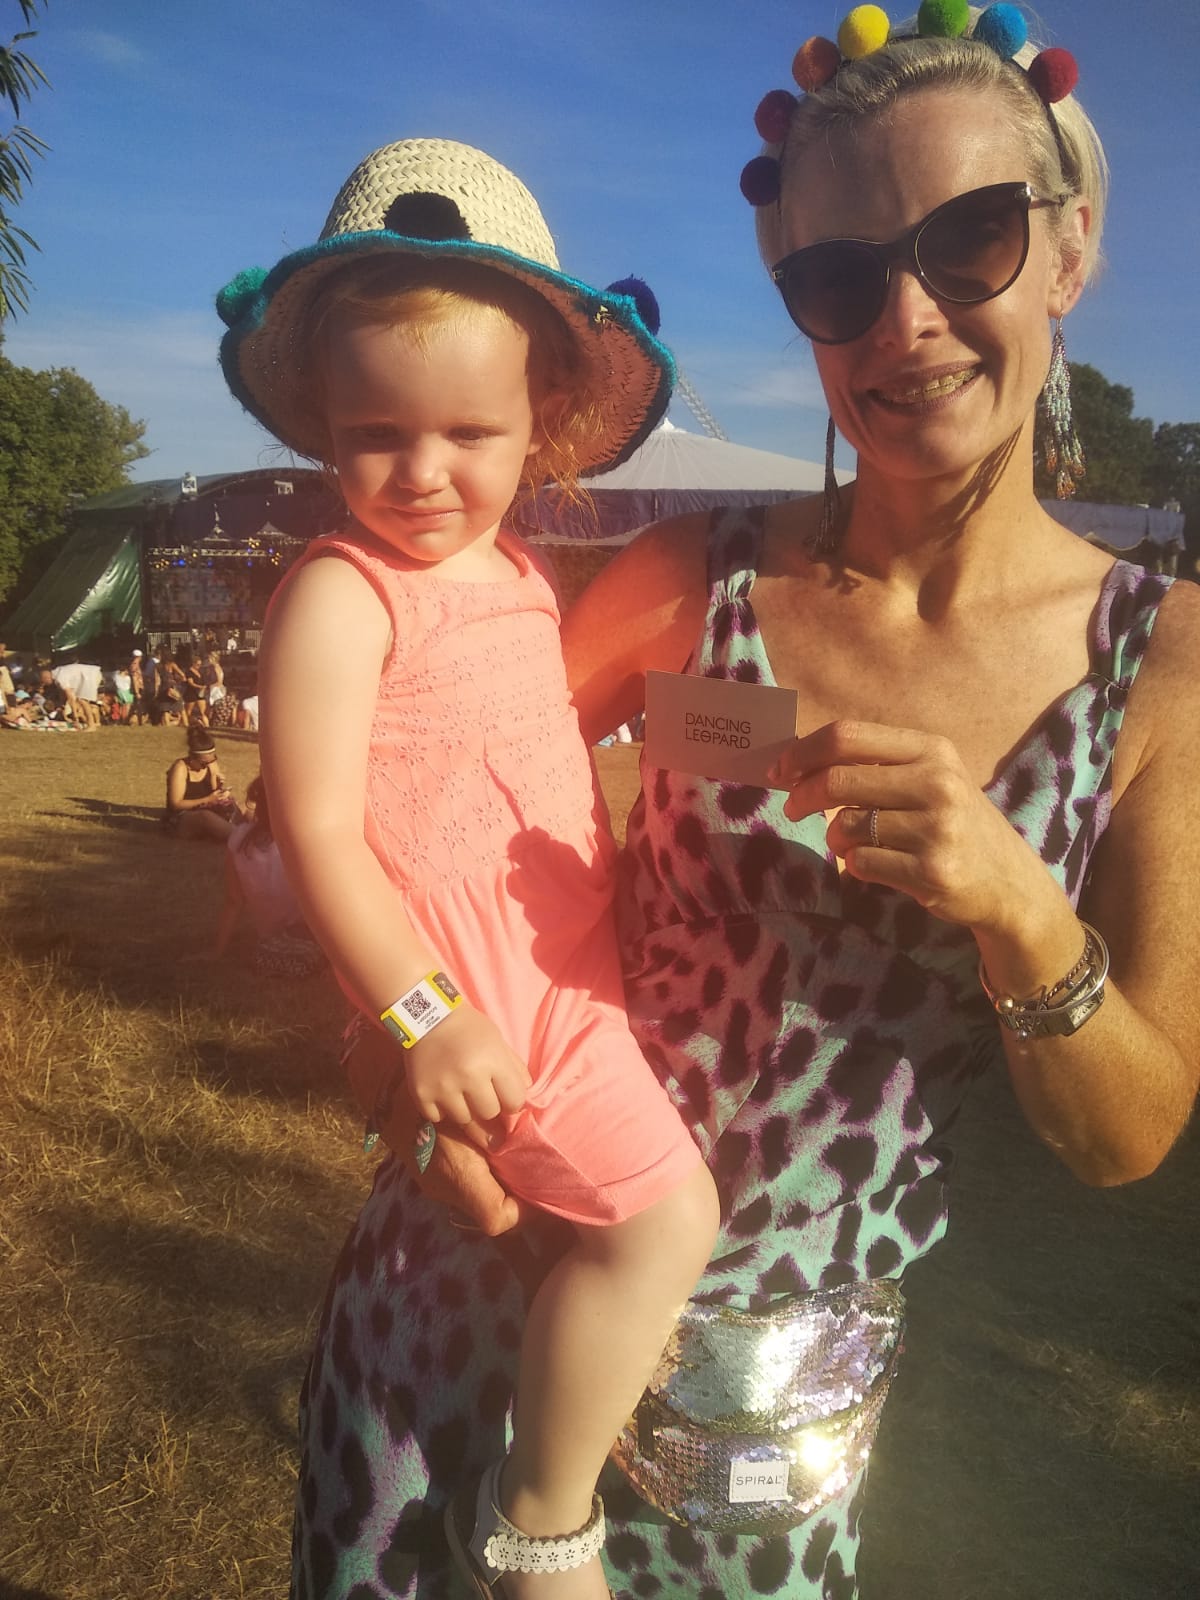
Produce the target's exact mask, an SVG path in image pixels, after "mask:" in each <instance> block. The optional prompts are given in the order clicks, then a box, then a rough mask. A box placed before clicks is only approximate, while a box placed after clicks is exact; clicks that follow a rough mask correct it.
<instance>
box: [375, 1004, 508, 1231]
mask: <svg viewBox="0 0 1200 1600" xmlns="http://www.w3.org/2000/svg"><path fill="white" fill-rule="evenodd" d="M441 1026H442V1027H445V1026H446V1024H445V1023H442V1024H441ZM435 1031H436V1030H435ZM430 1037H432V1035H430ZM400 1056H401V1052H400V1050H399V1049H397V1047H396V1045H395V1044H394V1043H393V1041H392V1040H391V1039H389V1038H388V1037H387V1035H386V1034H383V1033H381V1032H379V1030H378V1029H375V1028H371V1029H364V1030H363V1032H362V1034H361V1035H360V1037H359V1038H358V1040H357V1041H356V1043H355V1045H354V1048H353V1049H352V1050H351V1052H350V1054H349V1056H348V1057H347V1058H346V1076H347V1078H348V1079H349V1082H350V1088H351V1090H352V1091H353V1093H354V1097H355V1099H356V1100H357V1101H358V1103H359V1105H360V1106H362V1108H363V1111H364V1112H365V1113H366V1114H367V1115H368V1116H370V1115H373V1114H374V1108H375V1107H376V1106H378V1105H379V1104H380V1103H381V1100H382V1099H383V1097H384V1096H383V1091H384V1088H385V1086H386V1085H387V1084H389V1083H390V1082H391V1081H392V1080H393V1079H394V1078H395V1076H396V1074H397V1073H400V1074H402V1073H403V1063H402V1061H401V1060H400ZM390 1099H391V1108H390V1110H389V1112H388V1114H387V1116H386V1117H385V1118H384V1119H383V1121H382V1122H381V1124H380V1128H379V1133H380V1137H381V1138H382V1139H383V1142H384V1143H385V1144H386V1145H387V1147H388V1149H389V1150H393V1151H394V1152H395V1153H396V1154H397V1155H398V1156H399V1157H400V1159H401V1161H403V1162H404V1164H405V1165H406V1167H407V1168H408V1170H409V1172H410V1173H411V1175H412V1177H413V1179H414V1181H415V1182H416V1183H417V1184H418V1185H419V1187H420V1189H421V1191H422V1192H423V1193H424V1194H425V1195H427V1196H428V1197H429V1199H431V1200H435V1201H437V1202H438V1203H439V1204H440V1205H444V1206H447V1207H448V1208H449V1209H450V1210H451V1212H453V1213H456V1214H457V1216H458V1217H459V1218H460V1219H462V1221H460V1222H459V1223H458V1226H463V1225H464V1224H469V1225H470V1226H471V1227H472V1228H477V1229H478V1230H479V1232H480V1233H483V1234H486V1235H487V1237H488V1238H490V1239H494V1238H497V1237H498V1236H499V1235H500V1234H502V1233H507V1232H509V1230H510V1229H512V1228H515V1227H516V1226H517V1225H518V1224H519V1223H520V1222H521V1221H522V1216H523V1207H522V1205H521V1202H520V1201H518V1200H516V1199H514V1198H513V1196H512V1195H510V1194H508V1193H507V1192H506V1191H505V1190H504V1189H503V1188H501V1186H500V1184H499V1183H498V1182H497V1181H496V1178H495V1177H494V1175H493V1173H492V1170H491V1168H490V1167H489V1166H488V1164H487V1161H486V1159H485V1157H484V1156H483V1155H482V1154H481V1152H480V1150H479V1147H478V1146H479V1142H480V1140H481V1136H483V1134H484V1130H480V1129H474V1130H471V1133H469V1134H468V1133H465V1132H462V1131H460V1130H458V1129H456V1128H453V1127H450V1126H447V1125H443V1126H442V1127H441V1128H439V1129H438V1135H437V1140H436V1142H435V1143H434V1147H433V1155H432V1156H431V1157H430V1160H429V1165H428V1166H427V1167H426V1169H425V1171H424V1172H422V1171H421V1170H420V1168H419V1167H418V1165H417V1163H416V1161H415V1160H414V1152H415V1149H416V1141H417V1135H418V1133H419V1131H420V1129H421V1127H422V1125H423V1123H424V1121H425V1119H424V1118H423V1117H422V1116H421V1114H420V1112H419V1111H418V1110H417V1108H416V1106H415V1105H414V1104H413V1101H412V1098H411V1096H410V1095H409V1092H408V1087H407V1085H406V1084H405V1083H403V1082H402V1083H401V1084H400V1085H399V1086H398V1087H397V1089H396V1092H395V1093H394V1094H393V1095H391V1096H390Z"/></svg>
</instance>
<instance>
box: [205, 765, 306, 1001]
mask: <svg viewBox="0 0 1200 1600" xmlns="http://www.w3.org/2000/svg"><path fill="white" fill-rule="evenodd" d="M243 911H245V912H247V913H248V914H249V916H250V920H251V922H253V924H254V931H255V933H256V935H257V936H258V943H257V947H256V949H255V952H254V967H255V971H256V972H259V973H262V974H264V975H265V976H267V977H272V978H306V977H308V975H309V974H310V973H313V972H315V971H316V970H317V968H318V967H321V966H323V965H324V963H325V955H324V952H323V951H322V950H321V947H320V946H319V945H318V944H317V943H316V942H315V941H314V939H313V936H312V934H311V933H309V931H308V926H307V924H306V923H305V921H304V917H303V914H302V913H301V910H300V907H299V905H298V904H297V902H296V897H295V895H294V894H293V893H292V888H291V885H290V884H289V883H288V880H287V874H286V873H285V872H284V870H283V862H282V860H281V859H280V855H279V846H278V845H277V844H276V843H275V836H274V834H273V833H272V832H271V810H270V805H269V803H268V801H267V791H266V787H265V786H264V784H263V781H262V776H261V774H260V775H259V776H258V777H256V778H254V779H253V780H252V781H251V783H250V785H249V787H248V788H247V790H246V806H245V812H244V815H243V817H242V820H241V821H240V822H236V823H234V825H233V828H232V830H231V832H230V835H229V839H228V843H227V846H226V850H225V902H224V904H223V905H222V907H221V919H220V921H219V922H218V924H217V933H216V938H215V939H214V941H213V946H212V950H211V951H210V952H209V954H208V958H207V959H209V960H210V961H219V960H220V959H221V958H222V956H224V955H226V954H227V953H228V950H229V946H230V944H231V943H232V941H233V936H234V934H235V932H236V931H237V928H238V924H239V923H240V922H241V920H242V913H243Z"/></svg>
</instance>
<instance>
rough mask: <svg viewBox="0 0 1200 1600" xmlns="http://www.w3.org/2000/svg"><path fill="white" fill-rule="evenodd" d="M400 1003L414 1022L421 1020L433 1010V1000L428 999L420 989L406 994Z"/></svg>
mask: <svg viewBox="0 0 1200 1600" xmlns="http://www.w3.org/2000/svg"><path fill="white" fill-rule="evenodd" d="M400 1004H401V1006H402V1007H403V1009H404V1010H405V1011H406V1012H407V1013H408V1015H409V1016H410V1017H411V1018H412V1019H413V1021H414V1022H421V1021H422V1020H423V1019H424V1018H425V1017H427V1016H428V1015H429V1013H430V1012H431V1011H432V1010H433V1001H432V1000H427V999H426V998H425V996H424V995H423V994H422V993H421V991H420V990H419V989H414V990H413V991H412V993H411V994H406V995H405V996H404V998H403V999H402V1000H401V1002H400Z"/></svg>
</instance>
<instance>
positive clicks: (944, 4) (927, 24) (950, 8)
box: [917, 0, 971, 39]
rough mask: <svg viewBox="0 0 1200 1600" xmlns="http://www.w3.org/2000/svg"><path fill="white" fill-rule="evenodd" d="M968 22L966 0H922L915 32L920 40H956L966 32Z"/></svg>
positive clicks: (968, 14)
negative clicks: (919, 36)
mask: <svg viewBox="0 0 1200 1600" xmlns="http://www.w3.org/2000/svg"><path fill="white" fill-rule="evenodd" d="M970 20H971V8H970V7H969V6H968V4H967V0H922V5H921V9H920V10H919V11H918V12H917V32H918V33H919V34H920V35H921V37H922V39H957V38H958V37H959V35H960V34H964V33H965V32H966V31H967V24H968V23H969V22H970Z"/></svg>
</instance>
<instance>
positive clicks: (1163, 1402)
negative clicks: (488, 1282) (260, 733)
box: [0, 728, 1200, 1600]
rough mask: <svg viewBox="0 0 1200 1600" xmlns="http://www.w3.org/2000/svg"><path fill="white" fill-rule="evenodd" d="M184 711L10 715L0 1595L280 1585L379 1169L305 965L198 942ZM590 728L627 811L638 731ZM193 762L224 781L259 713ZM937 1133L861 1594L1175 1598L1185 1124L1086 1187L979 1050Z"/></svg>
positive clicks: (1, 1151) (1192, 1485) (208, 898)
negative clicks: (942, 1183)
mask: <svg viewBox="0 0 1200 1600" xmlns="http://www.w3.org/2000/svg"><path fill="white" fill-rule="evenodd" d="M181 743H182V740H181V736H180V735H179V733H178V732H176V731H165V730H164V731H157V730H151V729H125V728H113V729H102V730H101V731H100V732H99V733H97V734H95V735H90V736H84V735H61V736H58V735H40V734H16V733H14V734H0V856H2V863H3V864H2V868H0V896H2V898H0V908H2V916H3V921H2V924H0V928H2V940H3V949H2V951H0V959H2V961H3V972H4V977H3V982H2V984H0V1600H151V1597H157V1596H175V1597H181V1600H229V1597H242V1596H254V1597H264V1600H265V1597H267V1596H272V1597H279V1596H283V1595H284V1594H285V1593H286V1587H287V1583H286V1561H287V1541H288V1527H289V1520H290V1498H291V1491H292V1478H293V1473H294V1468H295V1453H294V1447H293V1414H294V1402H295V1395H296V1391H297V1388H298V1385H299V1382H300V1377H301V1372H302V1369H303V1363H304V1359H305V1353H306V1349H307V1346H308V1342H309V1338H310V1335H311V1330H312V1325H313V1317H314V1312H315V1309H316V1307H317V1304H318V1300H319V1297H320V1294H321V1291H322V1288H323V1284H324V1279H325V1275H326V1272H327V1270H328V1268H329V1266H330V1264H331V1262H332V1259H333V1256H334V1253H335V1251H336V1248H337V1246H338V1244H339V1242H340V1239H341V1236H342V1234H343V1232H344V1230H345V1229H346V1227H347V1226H348V1224H349V1222H350V1219H351V1217H352V1215H353V1213H354V1211H355V1208H356V1205H357V1204H358V1202H359V1200H360V1199H361V1197H362V1196H363V1195H364V1193H365V1191H366V1188H367V1185H368V1183H369V1177H370V1166H371V1163H370V1161H369V1160H368V1159H367V1158H364V1157H363V1156H362V1154H361V1151H360V1147H359V1138H358V1122H357V1119H356V1117H355V1116H354V1115H353V1113H352V1111H351V1109H350V1108H349V1106H348V1105H347V1103H346V1101H345V1100H344V1098H343V1097H342V1095H341V1093H340V1090H339V1087H338V1085H337V1082H336V1079H335V1076H334V1072H333V1069H332V1065H331V1060H332V1057H331V1049H332V1045H333V1041H334V1039H335V1037H336V1033H337V1031H338V1029H339V1026H340V1019H341V1015H342V1005H341V1002H340V1000H339V999H338V997H337V995H336V994H335V992H334V990H333V988H332V985H331V983H330V982H329V980H328V979H327V978H321V979H318V980H315V981H314V980H310V981H308V982H305V983H302V984H294V983H288V982H280V981H274V982H271V983H264V982H263V981H261V980H258V979H256V978H255V977H254V976H253V975H252V973H251V972H250V970H249V969H248V968H247V970H243V963H242V962H241V961H239V959H238V954H239V950H237V949H235V952H234V954H233V956H231V958H230V959H229V960H227V961H225V962H222V963H221V964H220V965H219V966H218V965H213V964H209V963H205V962H203V961H198V960H196V959H195V957H196V955H197V953H198V952H200V951H201V950H202V949H203V947H204V944H205V941H206V938H207V936H208V934H209V932H210V930H211V929H212V927H213V925H214V923H215V919H216V915H217V909H218V905H219V900H220V851H219V850H217V849H214V848H212V847H209V846H204V845H198V844H186V843H183V842H180V841H178V840H174V839H168V838H165V837H164V836H163V835H162V833H161V831H160V829H159V827H158V825H157V815H158V808H159V805H160V802H161V796H162V782H163V773H164V770H165V768H166V766H167V764H168V762H169V761H170V760H171V759H172V758H173V757H174V755H175V754H176V753H177V752H178V750H179V748H180V746H181ZM600 756H601V758H602V762H603V767H602V770H603V775H604V778H605V785H606V789H607V790H608V792H609V794H610V797H611V798H612V800H613V805H614V810H615V812H616V813H617V814H618V816H620V815H623V812H624V809H625V808H626V806H627V805H628V802H629V798H630V796H631V794H632V792H633V788H634V786H635V783H636V779H635V777H634V774H633V770H632V763H631V756H630V752H629V751H624V750H620V749H617V750H612V751H601V752H600ZM221 758H222V764H223V766H224V768H225V771H226V773H227V775H228V776H229V777H230V778H231V780H232V782H233V786H234V787H235V788H236V789H237V790H238V791H239V792H241V791H243V790H244V788H245V784H246V782H247V781H248V779H249V778H250V777H251V776H252V775H253V773H254V771H255V769H256V749H255V746H254V744H253V742H252V741H250V740H249V739H238V738H236V737H234V736H228V737H224V738H222V740H221ZM240 954H241V955H242V956H243V957H244V956H245V954H246V947H245V946H244V945H243V946H241V947H240ZM958 1145H959V1147H960V1152H961V1154H960V1163H959V1165H960V1171H959V1173H958V1174H957V1182H958V1190H959V1193H958V1202H959V1204H958V1212H957V1218H956V1223H955V1226H954V1228H953V1230H952V1236H951V1239H950V1241H949V1242H948V1243H947V1245H945V1246H944V1247H943V1248H942V1250H941V1251H940V1252H939V1253H938V1254H937V1255H935V1257H934V1258H933V1259H932V1260H931V1261H930V1262H928V1263H926V1264H924V1265H923V1267H922V1268H921V1269H920V1270H919V1271H917V1272H914V1274H913V1275H912V1277H911V1279H910V1291H911V1300H912V1327H911V1333H910V1338H909V1353H908V1356H907V1359H906V1366H905V1368H904V1369H903V1371H902V1376H901V1378H900V1379H899V1380H898V1384H897V1388H896V1391H895V1399H894V1401H893V1403H892V1407H891V1412H890V1415H889V1416H888V1418H887V1420H886V1423H885V1428H884V1432H883V1435H882V1438H881V1441H880V1444H879V1447H878V1450H877V1453H876V1458H875V1465H874V1468H873V1479H874V1482H873V1504H872V1509H871V1520H870V1523H869V1527H868V1531H867V1536H866V1546H865V1554H864V1560H863V1579H864V1585H863V1586H864V1593H865V1595H866V1596H867V1600H1174V1597H1181V1600H1182V1597H1183V1596H1193V1595H1195V1594H1196V1593H1197V1592H1198V1580H1197V1574H1198V1573H1200V1429H1198V1426H1197V1422H1198V1417H1197V1400H1198V1396H1200V1380H1198V1378H1197V1370H1198V1363H1197V1330H1198V1324H1200V1246H1198V1238H1200V1235H1198V1230H1197V1221H1196V1211H1197V1206H1196V1199H1197V1181H1196V1180H1197V1176H1198V1175H1200V1139H1197V1137H1196V1135H1195V1133H1194V1132H1192V1133H1190V1134H1189V1135H1188V1136H1187V1137H1186V1138H1185V1140H1184V1141H1183V1143H1182V1144H1181V1145H1180V1147H1179V1148H1178V1149H1177V1150H1176V1151H1175V1153H1174V1154H1173V1156H1172V1157H1171V1159H1170V1161H1169V1162H1168V1163H1167V1165H1166V1167H1165V1168H1164V1170H1163V1171H1162V1172H1161V1173H1159V1174H1158V1175H1156V1176H1155V1177H1154V1178H1152V1179H1150V1180H1149V1181H1147V1182H1146V1183H1143V1184H1140V1185H1137V1186H1135V1187H1134V1188H1132V1189H1129V1190H1117V1191H1108V1192H1101V1193H1097V1192H1092V1191H1088V1190H1086V1189H1083V1188H1082V1187H1080V1186H1079V1185H1077V1184H1075V1183H1074V1182H1073V1181H1072V1180H1071V1179H1070V1178H1069V1177H1068V1176H1067V1175H1066V1174H1065V1173H1062V1172H1060V1171H1059V1170H1058V1168H1057V1167H1056V1166H1055V1164H1054V1162H1053V1161H1052V1159H1051V1158H1050V1157H1049V1156H1048V1155H1047V1154H1046V1153H1045V1152H1043V1151H1042V1150H1041V1149H1040V1148H1039V1147H1038V1146H1037V1145H1036V1144H1035V1143H1034V1141H1033V1140H1032V1138H1031V1137H1030V1136H1029V1135H1028V1134H1027V1133H1026V1132H1025V1130H1024V1127H1023V1125H1022V1124H1021V1122H1020V1120H1019V1117H1018V1115H1017V1113H1016V1111H1015V1109H1014V1107H1013V1104H1012V1100H1011V1097H1010V1095H1009V1093H1008V1092H1007V1089H1006V1087H1005V1085H1004V1084H1003V1083H1001V1082H997V1083H994V1084H989V1085H985V1086H984V1087H982V1088H981V1089H980V1091H979V1092H978V1093H977V1095H976V1096H975V1098H974V1101H973V1102H972V1105H971V1107H970V1108H969V1113H968V1115H967V1116H965V1117H964V1119H963V1120H962V1123H961V1125H960V1128H959V1133H958Z"/></svg>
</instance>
